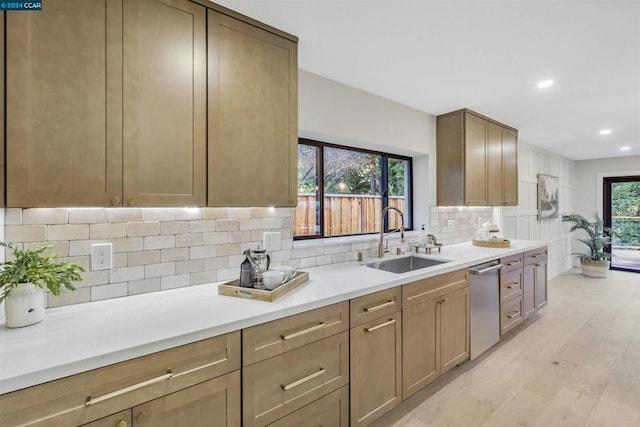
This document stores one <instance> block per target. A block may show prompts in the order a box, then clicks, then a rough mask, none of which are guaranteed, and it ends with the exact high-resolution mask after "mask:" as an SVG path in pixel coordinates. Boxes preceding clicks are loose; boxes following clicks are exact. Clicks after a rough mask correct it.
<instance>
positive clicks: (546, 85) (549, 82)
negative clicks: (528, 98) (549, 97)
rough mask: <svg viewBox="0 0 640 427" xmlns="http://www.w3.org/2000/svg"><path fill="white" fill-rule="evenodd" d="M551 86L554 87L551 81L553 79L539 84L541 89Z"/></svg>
mask: <svg viewBox="0 0 640 427" xmlns="http://www.w3.org/2000/svg"><path fill="white" fill-rule="evenodd" d="M549 86H553V80H551V79H548V80H543V81H541V82H540V83H538V87H539V88H540V89H543V88H545V87H549Z"/></svg>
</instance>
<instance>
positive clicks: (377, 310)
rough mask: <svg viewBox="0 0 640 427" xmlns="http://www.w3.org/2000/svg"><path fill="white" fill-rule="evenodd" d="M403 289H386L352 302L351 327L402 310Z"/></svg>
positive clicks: (398, 287)
mask: <svg viewBox="0 0 640 427" xmlns="http://www.w3.org/2000/svg"><path fill="white" fill-rule="evenodd" d="M401 294H402V291H401V287H400V286H397V287H395V288H391V289H386V290H384V291H380V292H375V293H373V294H369V295H365V296H363V297H360V298H354V299H352V300H351V327H354V326H358V325H363V324H365V323H367V322H369V321H370V320H374V319H377V318H379V317H382V316H388V315H390V314H392V313H395V312H396V311H398V310H400V304H401V301H400V296H401Z"/></svg>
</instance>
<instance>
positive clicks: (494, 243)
mask: <svg viewBox="0 0 640 427" xmlns="http://www.w3.org/2000/svg"><path fill="white" fill-rule="evenodd" d="M471 244H472V245H473V246H481V247H483V248H508V247H510V246H511V242H510V241H509V240H508V239H491V240H476V239H473V241H472V242H471Z"/></svg>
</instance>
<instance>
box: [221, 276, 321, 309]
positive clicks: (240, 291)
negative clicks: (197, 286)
mask: <svg viewBox="0 0 640 427" xmlns="http://www.w3.org/2000/svg"><path fill="white" fill-rule="evenodd" d="M308 280H309V273H308V272H306V271H296V274H294V276H293V278H292V279H291V280H289V281H288V282H286V283H285V284H284V285H280V286H278V287H277V288H275V289H274V290H272V291H270V290H268V289H264V290H263V289H255V288H243V287H240V286H238V282H239V280H238V279H236V280H231V281H229V282H225V283H221V284H219V285H218V295H227V296H230V297H238V298H248V299H258V300H261V301H269V302H273V301H275V300H276V299H278V298H280V297H281V296H282V295H284V294H286V293H287V292H289V291H291V290H293V289H295V288H297V287H298V286H300V285H302V284H303V283H304V282H306V281H308Z"/></svg>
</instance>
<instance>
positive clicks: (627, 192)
mask: <svg viewBox="0 0 640 427" xmlns="http://www.w3.org/2000/svg"><path fill="white" fill-rule="evenodd" d="M603 184H604V191H603V194H604V205H603V206H604V223H605V225H606V226H609V227H611V228H612V229H613V231H614V232H615V235H614V236H613V239H612V245H611V248H610V249H609V250H610V252H611V268H612V269H615V270H625V271H634V272H638V273H640V176H622V177H611V178H604V183H603Z"/></svg>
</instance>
